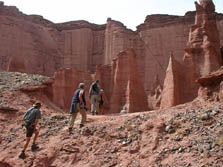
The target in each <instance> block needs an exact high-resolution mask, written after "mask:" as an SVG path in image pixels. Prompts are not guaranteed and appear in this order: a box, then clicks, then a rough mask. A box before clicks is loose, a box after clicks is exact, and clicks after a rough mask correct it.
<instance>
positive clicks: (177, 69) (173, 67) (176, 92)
mask: <svg viewBox="0 0 223 167" xmlns="http://www.w3.org/2000/svg"><path fill="white" fill-rule="evenodd" d="M181 80H184V78H183V75H182V65H180V64H179V63H178V62H177V61H176V60H175V59H174V57H173V55H171V56H170V60H169V65H168V67H167V70H166V77H165V80H164V86H163V92H162V99H161V104H160V108H161V109H164V108H168V107H172V106H175V105H177V104H180V102H181V89H182V84H181V83H182V82H181Z"/></svg>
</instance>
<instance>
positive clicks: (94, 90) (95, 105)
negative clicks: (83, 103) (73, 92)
mask: <svg viewBox="0 0 223 167" xmlns="http://www.w3.org/2000/svg"><path fill="white" fill-rule="evenodd" d="M89 98H90V101H91V114H92V115H97V114H98V113H99V100H100V87H99V80H96V81H95V82H93V83H92V84H91V86H90V89H89Z"/></svg>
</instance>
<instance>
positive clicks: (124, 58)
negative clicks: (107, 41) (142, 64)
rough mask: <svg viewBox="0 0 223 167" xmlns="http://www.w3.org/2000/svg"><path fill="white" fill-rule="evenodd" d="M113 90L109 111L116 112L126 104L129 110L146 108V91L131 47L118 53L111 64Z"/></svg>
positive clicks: (143, 109) (134, 110)
mask: <svg viewBox="0 0 223 167" xmlns="http://www.w3.org/2000/svg"><path fill="white" fill-rule="evenodd" d="M113 71H114V78H113V85H114V86H113V91H112V95H111V100H110V112H112V113H117V112H120V110H121V109H122V108H123V106H127V110H128V111H129V112H137V111H145V110H147V108H148V103H147V98H146V93H145V91H144V87H143V84H142V81H141V78H140V76H139V72H138V65H137V63H136V56H135V52H134V50H133V49H128V50H126V51H124V52H121V53H119V55H118V56H117V58H116V59H115V60H114V64H113Z"/></svg>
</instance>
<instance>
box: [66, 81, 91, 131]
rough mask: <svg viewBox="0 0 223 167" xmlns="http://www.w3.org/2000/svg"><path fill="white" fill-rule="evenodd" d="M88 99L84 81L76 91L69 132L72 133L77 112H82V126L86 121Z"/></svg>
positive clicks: (71, 109)
mask: <svg viewBox="0 0 223 167" xmlns="http://www.w3.org/2000/svg"><path fill="white" fill-rule="evenodd" d="M86 109H87V108H86V100H85V92H84V83H80V84H79V86H78V89H77V90H76V91H75V92H74V95H73V98H72V103H71V108H70V122H69V132H70V133H72V128H73V126H74V121H75V119H76V117H77V113H78V112H80V114H81V116H82V118H81V123H80V128H82V127H83V126H84V124H85V122H86V119H87V114H86Z"/></svg>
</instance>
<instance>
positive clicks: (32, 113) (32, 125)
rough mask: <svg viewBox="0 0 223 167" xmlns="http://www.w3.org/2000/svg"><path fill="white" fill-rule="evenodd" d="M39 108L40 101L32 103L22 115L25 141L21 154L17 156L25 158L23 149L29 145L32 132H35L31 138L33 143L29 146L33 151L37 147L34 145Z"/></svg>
mask: <svg viewBox="0 0 223 167" xmlns="http://www.w3.org/2000/svg"><path fill="white" fill-rule="evenodd" d="M40 108H41V103H39V102H36V103H35V104H34V105H33V107H31V108H30V109H28V111H27V112H26V113H25V115H24V121H25V127H26V143H25V145H24V148H23V150H22V152H21V154H20V155H19V158H21V159H25V158H26V155H25V151H26V149H27V147H28V145H29V142H30V139H31V137H32V135H33V133H34V134H35V136H34V139H33V144H32V146H31V150H32V151H35V150H36V149H38V148H39V147H38V146H37V145H36V139H37V137H38V135H39V130H38V129H37V124H38V121H39V120H40V119H41V112H40Z"/></svg>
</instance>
